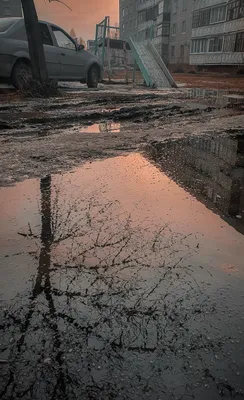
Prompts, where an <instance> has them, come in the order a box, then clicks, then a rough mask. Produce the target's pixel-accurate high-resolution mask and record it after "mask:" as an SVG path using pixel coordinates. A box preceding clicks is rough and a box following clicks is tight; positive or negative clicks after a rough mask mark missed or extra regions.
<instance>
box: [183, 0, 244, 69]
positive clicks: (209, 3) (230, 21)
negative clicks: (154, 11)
mask: <svg viewBox="0 0 244 400" xmlns="http://www.w3.org/2000/svg"><path fill="white" fill-rule="evenodd" d="M243 63H244V0H229V1H223V0H195V1H194V4H193V20H192V41H191V54H190V64H191V65H221V66H226V65H241V64H243Z"/></svg>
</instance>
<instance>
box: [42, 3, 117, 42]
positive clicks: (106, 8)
mask: <svg viewBox="0 0 244 400" xmlns="http://www.w3.org/2000/svg"><path fill="white" fill-rule="evenodd" d="M64 2H65V3H66V4H67V5H68V6H69V7H70V8H71V9H72V11H71V10H69V9H68V8H67V7H65V6H64V5H63V4H61V3H58V2H56V1H52V2H51V3H49V2H48V1H45V0H35V4H36V7H37V12H38V17H39V19H44V20H48V21H51V22H53V23H56V24H57V25H60V26H62V27H63V28H64V29H65V30H67V31H68V32H70V30H71V28H74V29H75V32H76V34H77V36H81V37H82V38H83V39H84V40H85V41H86V40H88V39H94V36H95V25H96V23H98V22H100V21H101V20H103V18H104V17H105V16H106V15H109V16H110V17H111V22H112V23H115V22H118V1H117V0H100V1H97V0H90V1H86V0H64Z"/></svg>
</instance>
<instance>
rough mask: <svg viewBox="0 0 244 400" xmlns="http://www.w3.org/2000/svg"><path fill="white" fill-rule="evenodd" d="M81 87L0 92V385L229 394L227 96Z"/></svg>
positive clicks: (243, 150) (236, 222) (235, 255)
mask: <svg viewBox="0 0 244 400" xmlns="http://www.w3.org/2000/svg"><path fill="white" fill-rule="evenodd" d="M83 96H84V98H83V100H81V99H80V98H79V97H77V96H76V94H73V95H72V97H71V98H69V99H67V97H65V98H57V99H54V100H52V101H51V102H50V103H49V104H45V102H44V101H38V102H37V101H23V102H22V103H21V102H19V101H18V102H17V103H11V104H5V105H2V106H1V107H2V109H1V111H0V113H1V114H2V116H1V117H0V119H1V124H2V128H1V130H0V140H1V177H2V178H1V184H2V188H0V206H1V226H0V249H1V256H0V257H1V258H0V259H1V281H0V288H1V293H2V295H1V324H0V335H1V337H0V343H1V344H0V363H1V372H0V375H1V376H0V397H1V398H2V399H4V400H10V399H11V400H12V399H20V398H21V399H24V400H30V399H36V400H44V399H56V400H58V399H67V400H73V399H92V400H93V399H94V400H95V399H96V400H97V399H101V400H105V399H106V400H107V399H118V400H120V399H153V400H154V399H155V400H159V399H163V400H171V399H192V398H195V399H198V400H205V399H206V398H208V399H209V400H215V399H218V398H224V399H232V398H235V399H241V398H243V396H244V395H243V391H244V383H243V382H244V341H243V333H244V314H243V306H244V292H243V282H244V263H243V259H244V236H243V233H244V139H243V137H244V136H243V126H244V124H243V112H242V108H241V106H239V105H238V106H237V107H229V106H228V105H227V107H226V106H225V107H224V108H223V106H220V105H219V104H217V102H216V103H215V104H214V102H213V101H209V99H208V98H207V99H206V98H204V99H203V98H202V97H201V98H200V99H199V98H196V97H194V98H192V93H191V94H190V98H189V92H187V93H186V92H184V91H183V92H182V91H181V90H177V91H173V92H169V91H165V92H160V93H159V92H151V91H140V90H139V91H138V90H134V91H132V92H128V91H126V90H124V91H123V90H122V91H120V92H119V93H116V91H114V92H112V93H111V92H110V93H109V94H108V93H104V92H102V93H100V92H98V93H97V94H96V96H95V95H94V94H93V95H91V94H90V93H89V92H88V93H86V94H84V95H83ZM92 96H93V97H92ZM207 97H209V96H207ZM211 97H212V95H211ZM10 112H11V116H10ZM20 114H21V117H20ZM18 181H20V182H19V183H17V182H18ZM6 186H9V187H6Z"/></svg>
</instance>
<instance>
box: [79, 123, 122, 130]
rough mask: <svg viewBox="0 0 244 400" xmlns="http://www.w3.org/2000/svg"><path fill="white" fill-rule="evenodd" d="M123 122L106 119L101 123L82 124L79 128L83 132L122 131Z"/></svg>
mask: <svg viewBox="0 0 244 400" xmlns="http://www.w3.org/2000/svg"><path fill="white" fill-rule="evenodd" d="M121 128H122V127H121V123H119V122H112V121H106V122H102V123H100V124H92V125H89V126H82V127H80V128H79V132H81V133H105V132H111V133H118V132H120V131H121Z"/></svg>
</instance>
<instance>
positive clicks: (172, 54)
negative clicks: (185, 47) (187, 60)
mask: <svg viewBox="0 0 244 400" xmlns="http://www.w3.org/2000/svg"><path fill="white" fill-rule="evenodd" d="M171 57H175V46H171Z"/></svg>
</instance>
